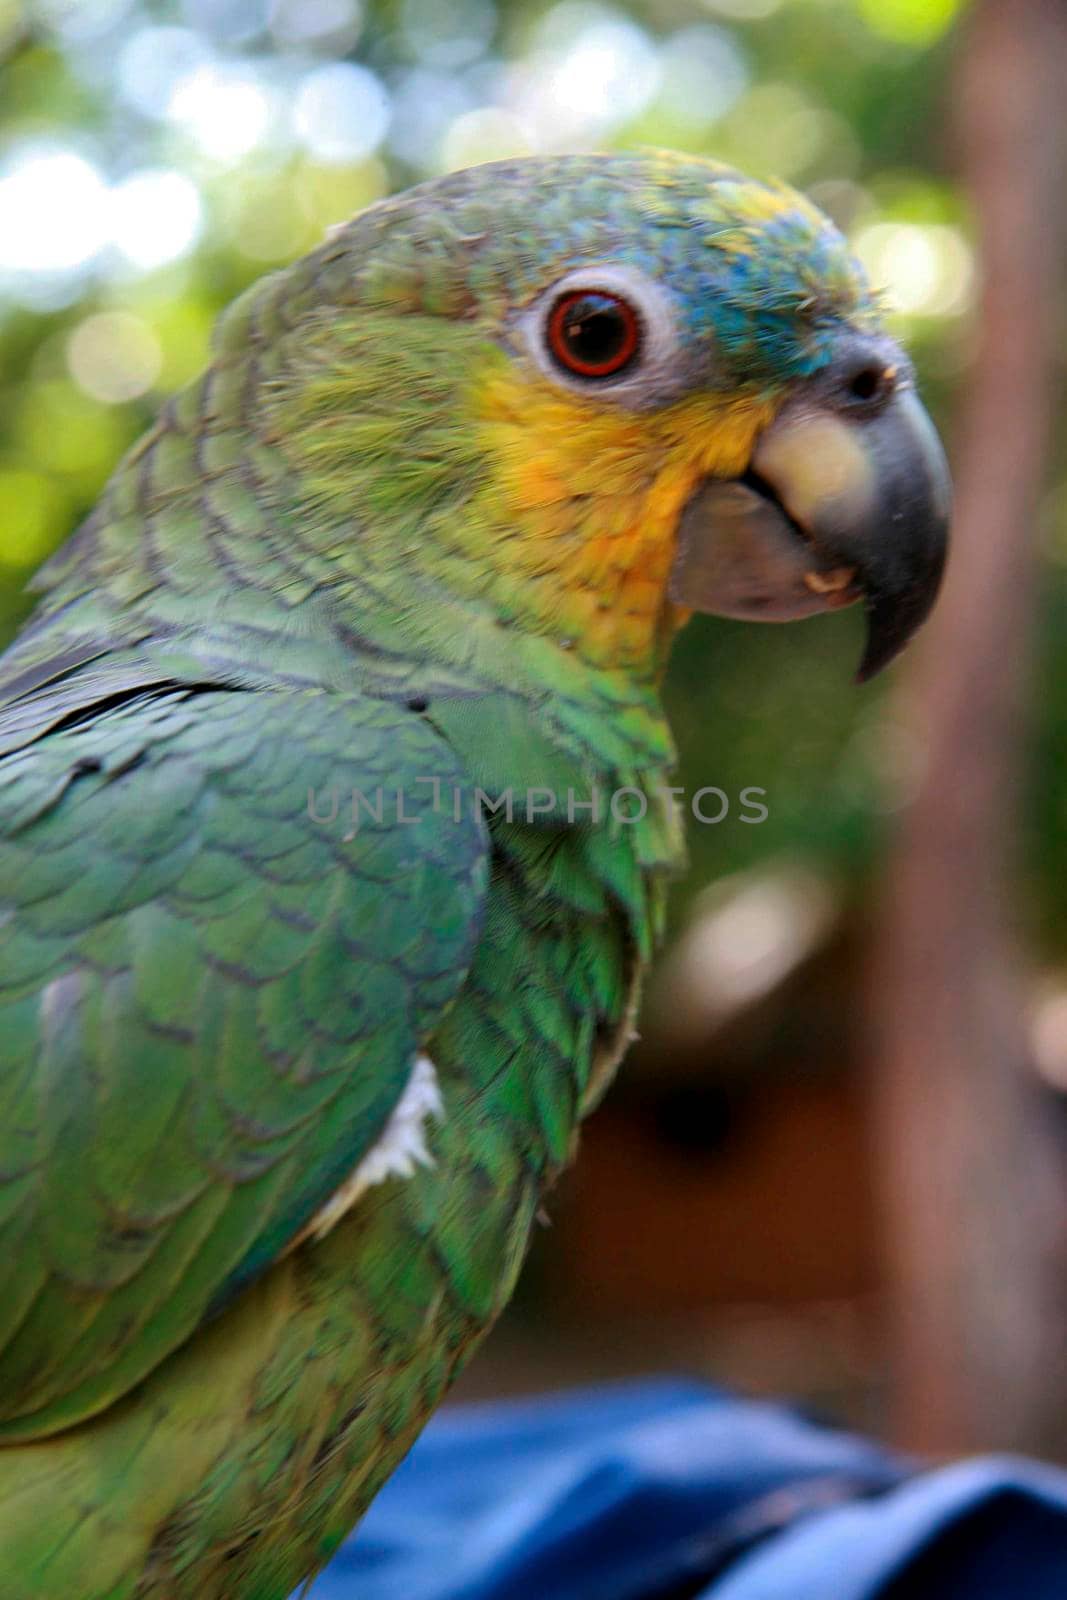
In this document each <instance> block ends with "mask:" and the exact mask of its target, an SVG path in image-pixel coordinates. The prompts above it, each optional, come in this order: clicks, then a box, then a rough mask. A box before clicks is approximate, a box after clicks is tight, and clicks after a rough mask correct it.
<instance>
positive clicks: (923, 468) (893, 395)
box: [670, 341, 951, 682]
mask: <svg viewBox="0 0 1067 1600" xmlns="http://www.w3.org/2000/svg"><path fill="white" fill-rule="evenodd" d="M887 346H888V341H886V345H885V346H883V345H882V343H881V341H879V343H878V345H877V346H875V350H876V352H877V359H876V360H875V359H874V358H873V357H872V354H871V351H870V348H868V349H867V350H866V352H865V353H864V352H861V353H860V355H859V356H857V353H856V351H852V352H851V353H850V354H848V355H846V358H845V359H844V361H843V362H842V363H835V368H834V372H833V373H832V374H830V375H829V377H823V378H822V379H820V380H819V381H818V383H817V384H815V385H813V386H812V387H811V388H810V389H809V391H808V392H807V393H805V394H802V395H799V396H798V397H797V398H796V399H795V400H793V401H791V402H790V403H789V404H787V405H786V406H785V407H784V408H783V410H782V411H781V412H780V413H779V415H778V417H777V418H776V419H775V421H774V422H773V423H772V424H771V425H770V426H769V427H768V428H767V429H766V430H765V431H764V433H763V434H761V436H760V438H759V440H758V441H757V444H756V448H755V451H754V453H753V456H752V460H751V462H750V465H749V470H748V471H747V472H746V473H745V474H744V476H743V477H740V478H735V479H732V480H730V481H727V482H723V481H721V480H719V481H712V480H709V481H707V482H706V483H704V484H703V485H702V486H701V487H700V488H699V489H698V490H697V491H696V493H695V494H694V495H693V497H692V499H691V500H690V501H689V503H688V505H687V506H686V508H685V510H684V512H683V514H682V519H681V524H680V527H679V543H678V554H677V556H676V558H675V563H674V567H673V570H672V572H671V580H670V596H671V599H672V600H674V601H675V602H676V604H678V605H681V606H686V607H691V608H693V609H695V610H698V611H708V612H711V613H713V614H715V615H717V616H724V617H740V618H743V619H752V620H763V621H769V622H775V621H777V622H785V621H790V620H792V619H794V618H797V617H809V616H813V615H815V614H816V613H817V612H821V611H829V610H836V609H837V608H839V607H841V606H847V605H851V604H852V603H853V602H854V601H856V600H863V602H864V604H865V606H866V609H867V645H866V649H865V651H864V654H863V659H862V661H861V663H860V667H859V674H858V675H859V679H860V681H861V682H863V681H865V680H866V679H867V678H871V677H873V676H874V674H875V673H876V672H879V671H880V670H881V669H882V667H884V666H885V665H886V664H887V663H888V662H889V661H891V660H892V659H893V657H894V656H895V655H896V654H897V653H898V652H899V651H900V650H901V649H903V647H904V645H905V644H906V643H907V641H908V640H909V639H910V638H911V636H912V634H913V633H914V632H915V630H916V628H918V627H919V625H920V623H922V622H923V621H925V619H926V617H927V616H928V614H929V612H930V609H931V607H932V606H933V603H934V600H935V599H936V597H937V591H938V588H939V586H940V582H941V574H942V571H943V569H944V565H945V555H946V550H947V542H948V523H949V510H950V504H951V490H950V483H949V475H948V466H947V463H946V461H945V455H944V451H943V450H942V448H941V442H940V440H939V438H938V436H937V432H936V430H935V428H934V426H933V423H932V422H931V421H930V419H929V417H928V416H927V414H926V411H925V410H924V409H923V406H922V405H921V403H920V401H919V399H918V398H917V396H916V394H915V391H914V389H913V388H912V387H911V385H910V382H904V383H900V382H898V378H897V374H898V371H899V368H898V367H897V365H896V363H895V362H894V361H892V360H890V359H888V358H887V354H886V347H887ZM889 353H890V354H892V353H893V350H892V347H889Z"/></svg>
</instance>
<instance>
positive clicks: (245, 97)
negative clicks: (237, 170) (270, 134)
mask: <svg viewBox="0 0 1067 1600" xmlns="http://www.w3.org/2000/svg"><path fill="white" fill-rule="evenodd" d="M167 115H168V117H169V118H170V120H171V121H172V122H176V123H179V124H180V125H181V126H182V127H183V128H184V129H185V131H186V132H187V133H188V134H189V136H190V138H192V139H193V141H194V142H195V143H196V144H197V145H198V146H199V148H200V149H201V150H202V151H203V153H204V154H205V155H206V156H209V157H211V158H212V159H213V160H215V161H219V162H223V163H229V162H233V161H239V160H240V159H241V157H242V156H247V155H249V154H250V153H251V152H252V151H253V150H254V149H255V148H256V146H257V145H258V144H260V143H261V142H262V140H263V138H264V135H265V134H266V132H267V129H268V127H269V125H270V120H271V107H270V101H269V99H268V97H267V93H266V90H265V89H264V88H263V86H262V84H260V83H258V82H257V81H256V79H255V78H254V77H253V76H252V75H251V74H250V73H245V72H242V71H239V70H238V71H234V70H231V69H228V68H223V67H215V66H203V67H197V68H196V70H195V71H194V72H191V73H190V74H189V75H188V76H187V77H184V78H182V79H180V80H179V82H178V83H177V84H176V85H175V88H174V92H173V94H172V95H171V99H170V105H169V107H168V109H167Z"/></svg>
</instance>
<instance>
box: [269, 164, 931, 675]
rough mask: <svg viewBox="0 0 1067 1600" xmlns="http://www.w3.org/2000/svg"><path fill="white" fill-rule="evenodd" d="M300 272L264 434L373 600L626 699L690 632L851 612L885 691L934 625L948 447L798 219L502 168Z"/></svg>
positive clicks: (642, 186) (748, 200)
mask: <svg viewBox="0 0 1067 1600" xmlns="http://www.w3.org/2000/svg"><path fill="white" fill-rule="evenodd" d="M311 261H312V263H313V266H314V273H313V275H312V279H311V285H312V287H310V288H308V287H307V281H308V280H307V276H306V274H305V277H304V278H303V279H302V280H300V282H301V283H302V284H303V285H304V289H303V291H302V292H303V294H304V296H305V304H306V305H307V306H309V307H310V308H311V309H310V310H308V311H307V312H306V313H305V311H303V310H302V308H301V304H300V303H299V302H298V301H296V300H295V299H294V303H293V305H292V306H291V307H289V308H287V316H288V319H289V322H290V326H291V328H293V329H295V331H296V337H295V340H293V341H292V349H291V354H290V356H289V357H288V358H287V361H286V363H285V367H284V371H283V375H282V378H281V379H280V380H277V381H275V383H274V389H273V399H272V400H271V405H272V407H273V412H274V418H275V426H276V429H277V433H278V436H280V437H285V439H286V440H287V453H288V455H289V458H290V460H291V461H292V462H293V464H294V465H295V466H296V467H297V470H298V472H299V473H300V474H301V480H302V481H303V482H304V483H305V484H306V485H307V486H308V488H307V493H308V496H309V499H310V500H311V501H312V502H314V504H316V505H317V506H319V507H320V508H321V507H323V506H327V505H328V504H330V503H331V502H334V503H340V504H342V505H343V511H344V515H345V517H346V518H347V519H348V524H347V525H348V526H349V527H351V526H352V518H353V514H354V518H355V523H356V526H357V528H361V529H363V530H365V532H364V534H363V535H362V536H361V537H360V538H359V539H357V541H356V551H355V554H354V555H353V556H352V559H354V560H359V561H361V562H368V563H370V564H371V565H372V566H376V567H377V568H379V569H380V570H381V572H382V573H383V581H384V574H385V572H386V571H387V570H388V571H390V572H392V573H393V575H394V577H395V574H396V573H397V572H399V571H401V570H403V569H405V568H408V569H411V570H412V571H414V572H415V575H416V577H417V579H418V582H419V583H420V584H421V585H422V588H423V592H424V593H425V594H426V595H427V596H429V597H431V599H432V597H433V596H434V595H435V594H436V595H437V597H438V598H440V597H441V595H443V594H444V593H445V592H446V591H447V592H448V593H449V594H453V595H457V596H459V597H461V598H462V599H463V600H464V601H465V602H469V603H471V604H477V605H479V606H481V607H483V608H484V609H485V610H486V611H488V612H490V613H491V614H492V616H493V618H494V621H495V622H498V623H504V624H506V625H508V626H510V627H512V628H514V627H518V628H519V629H522V630H525V631H526V632H527V633H529V632H531V631H532V632H534V633H536V634H537V635H538V636H539V637H540V638H541V639H550V640H555V641H556V642H557V643H558V644H559V645H560V647H561V648H564V649H568V650H572V651H577V652H579V653H580V654H582V655H583V656H585V657H587V658H588V659H589V660H590V661H592V662H594V663H604V664H610V665H612V666H616V667H618V666H623V667H626V668H628V669H630V670H633V671H644V670H645V669H647V668H649V667H650V666H653V667H656V666H658V665H661V664H662V658H663V655H664V653H665V644H666V643H667V642H669V638H670V636H671V635H672V633H673V631H674V629H675V628H676V626H677V624H678V623H679V621H681V620H684V618H685V617H686V616H688V615H689V613H690V612H691V611H692V610H694V609H696V610H702V611H708V612H714V613H718V614H721V615H725V616H733V617H751V618H766V619H770V620H775V619H777V620H783V619H787V618H795V617H803V616H808V615H811V614H814V613H816V612H821V611H825V610H828V609H833V608H837V607H840V606H844V605H848V604H850V603H851V602H853V601H857V600H859V601H862V602H863V603H864V604H865V606H866V611H867V618H868V642H867V647H866V652H865V655H864V659H863V663H862V666H861V675H863V676H869V675H870V674H871V673H873V672H875V671H876V670H877V669H878V668H879V667H881V666H882V665H884V664H885V663H886V662H887V661H888V660H889V659H890V658H891V657H892V656H893V655H894V654H895V653H896V652H897V651H898V650H899V649H900V648H901V646H902V645H903V644H904V642H905V641H906V640H907V639H908V637H909V636H910V635H911V634H912V633H913V631H914V630H915V628H916V627H918V625H919V624H920V623H921V622H922V621H923V619H924V618H925V616H926V615H927V613H928V611H929V610H930V607H931V605H932V603H933V600H934V597H935V595H936V592H937V588H938V584H939V581H940V577H941V571H942V566H943V563H944V557H945V546H946V532H947V523H948V509H949V488H948V477H947V471H946V467H945V463H944V457H943V454H942V451H941V447H940V444H939V442H938V439H937V436H936V434H935V432H934V429H933V427H932V425H931V423H930V422H929V420H928V418H927V415H926V412H925V411H924V409H923V407H922V405H921V404H920V402H919V400H918V398H917V396H916V393H915V385H914V377H913V372H912V368H911V365H910V363H909V361H908V359H907V357H906V356H905V355H904V353H903V352H902V350H901V349H900V348H899V346H898V345H897V344H896V343H894V341H893V340H892V339H891V338H890V337H889V336H888V335H887V334H886V333H885V331H884V329H883V327H882V325H881V321H880V316H879V308H878V305H877V302H876V300H875V299H874V298H873V297H872V295H871V293H870V291H869V289H868V286H867V284H866V281H865V279H864V276H863V273H862V270H861V268H860V267H859V265H858V263H857V262H856V261H855V260H854V259H853V257H852V256H851V255H850V254H849V251H848V248H847V246H846V244H845V242H844V240H843V239H842V237H841V235H840V234H839V233H838V232H837V230H836V229H835V228H834V227H833V225H832V224H831V223H830V222H829V221H828V220H827V219H826V218H825V217H824V216H823V215H822V214H821V213H820V212H819V211H818V210H817V209H816V208H815V207H814V206H813V205H811V204H810V203H809V202H808V201H806V200H805V199H804V198H803V197H802V196H800V195H799V194H797V193H796V192H794V191H793V190H791V189H788V188H786V187H784V186H781V185H775V184H770V185H769V184H765V183H761V182H754V181H752V180H750V179H747V178H745V177H743V176H741V175H740V174H738V173H737V172H735V171H733V170H731V169H729V168H726V167H722V166H719V165H717V164H713V163H710V162H706V161H700V160H694V159H690V158H681V157H675V156H668V155H656V154H652V155H647V156H645V155H642V156H633V155H626V156H603V157H584V156H583V157H562V158H549V159H535V160H529V161H514V162H505V163H500V164H497V165H492V166H486V167H482V168H477V169H474V170H472V171H470V172H465V173H459V174H456V175H453V176H452V177H449V178H446V179H442V180H439V181H437V182H435V183H431V184H427V185H424V186H423V187H422V188H420V189H416V190H413V191H411V192H409V193H408V194H406V195H402V196H400V197H399V198H397V199H395V200H390V201H387V202H384V203H383V204H381V205H379V206H376V207H373V208H372V209H371V210H370V211H369V212H366V213H364V214H363V215H362V216H361V217H358V218H357V219H356V220H355V221H354V222H353V223H351V224H348V225H347V226H346V227H344V228H342V229H340V230H338V231H337V232H336V233H335V234H334V235H333V236H332V237H331V239H330V240H329V241H328V242H327V244H325V245H324V246H323V247H322V249H321V250H320V251H319V252H318V253H317V255H316V256H313V257H312V258H311ZM245 332H247V330H245ZM383 529H384V530H387V531H386V532H385V533H381V532H379V531H377V530H383ZM377 592H378V593H379V594H380V593H382V592H383V590H382V587H381V584H379V586H378V590H377ZM409 592H410V591H409Z"/></svg>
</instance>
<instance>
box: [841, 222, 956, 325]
mask: <svg viewBox="0 0 1067 1600" xmlns="http://www.w3.org/2000/svg"><path fill="white" fill-rule="evenodd" d="M852 247H853V249H854V250H855V252H856V254H857V256H858V257H859V259H860V261H861V262H862V263H863V265H864V267H865V268H866V270H867V273H868V276H869V277H870V279H871V282H872V283H873V284H874V285H875V287H876V288H879V289H883V290H885V292H886V294H887V297H888V301H889V306H890V309H891V310H893V311H899V312H901V313H902V314H903V315H905V316H926V317H948V316H958V315H959V314H960V313H961V312H963V311H966V310H967V308H968V306H969V305H970V304H971V302H972V299H973V292H974V276H975V273H974V257H973V255H972V252H971V248H970V245H969V244H968V243H967V241H966V239H965V238H964V237H963V235H962V233H961V232H960V231H959V229H958V228H953V227H949V226H948V225H947V224H944V223H930V224H919V223H914V222H875V223H872V224H871V225H870V227H866V228H863V229H861V230H860V232H859V233H858V234H857V235H856V237H855V239H854V240H853V241H852Z"/></svg>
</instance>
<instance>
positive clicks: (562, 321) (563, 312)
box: [547, 289, 641, 378]
mask: <svg viewBox="0 0 1067 1600" xmlns="http://www.w3.org/2000/svg"><path fill="white" fill-rule="evenodd" d="M547 336H548V348H549V351H550V352H551V355H552V358H553V360H554V361H557V362H558V363H559V365H560V366H561V367H563V368H564V369H565V370H566V371H567V372H573V373H574V374H575V376H576V377H579V378H612V377H614V376H615V375H616V374H617V373H620V372H622V371H623V370H624V369H625V368H626V367H628V366H629V365H630V363H631V362H632V361H633V360H634V358H635V356H636V355H637V353H638V350H639V349H640V346H641V323H640V321H639V319H638V315H637V312H636V311H635V310H634V308H633V306H631V305H630V304H629V303H628V302H627V301H626V300H624V299H622V297H621V296H620V295H616V294H608V293H606V292H605V291H603V290H598V289H574V290H571V291H570V293H568V294H563V295H560V297H559V299H558V300H556V301H555V303H554V304H553V306H552V308H551V310H550V311H549V314H548V326H547Z"/></svg>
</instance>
